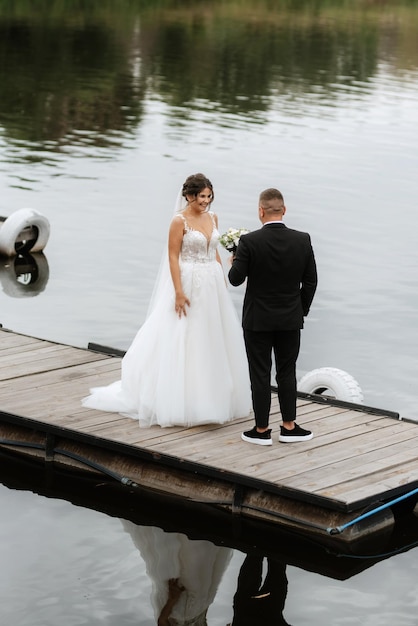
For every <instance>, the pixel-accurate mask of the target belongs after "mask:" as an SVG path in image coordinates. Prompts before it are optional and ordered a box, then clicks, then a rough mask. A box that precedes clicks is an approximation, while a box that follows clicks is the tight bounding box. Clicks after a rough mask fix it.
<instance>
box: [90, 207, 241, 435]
mask: <svg viewBox="0 0 418 626" xmlns="http://www.w3.org/2000/svg"><path fill="white" fill-rule="evenodd" d="M179 215H180V217H181V218H182V219H183V221H184V229H185V234H184V237H183V243H182V248H181V253H180V271H181V280H182V286H183V290H184V293H185V294H186V296H187V297H188V298H189V300H190V307H187V316H186V317H184V316H183V317H182V318H181V319H179V318H178V316H177V314H176V312H175V310H174V302H175V295H174V288H173V284H172V281H171V277H170V274H169V272H168V271H166V272H165V276H164V277H163V279H162V281H163V282H162V284H161V286H160V287H159V289H158V295H157V297H156V298H155V301H154V303H153V306H152V309H151V311H150V313H149V315H148V317H147V319H146V320H145V322H144V324H143V326H142V327H141V328H140V330H139V332H138V333H137V335H136V337H135V339H134V340H133V342H132V344H131V346H130V347H129V349H128V351H127V352H126V354H125V356H124V358H123V359H122V373H121V380H119V381H117V382H115V383H112V384H111V385H109V386H107V387H96V388H93V389H91V390H90V395H89V396H88V397H87V398H84V399H83V401H82V403H83V406H85V407H90V408H94V409H98V410H101V411H112V412H118V413H122V414H124V415H128V416H129V417H132V418H135V419H138V420H139V424H140V425H141V426H145V427H147V426H152V425H154V424H159V425H160V426H163V427H164V426H175V425H177V426H186V427H188V426H195V425H197V424H210V423H224V422H227V421H229V420H232V419H234V418H238V417H246V416H248V415H249V412H250V407H251V395H250V382H249V375H248V363H247V357H246V353H245V347H244V341H243V336H242V329H241V325H240V322H239V319H238V315H237V313H236V311H235V308H234V305H233V302H232V300H231V297H230V295H229V293H228V291H227V287H226V282H225V277H224V273H223V270H222V267H221V265H220V263H218V261H217V260H216V250H217V246H218V240H219V232H218V230H217V228H216V226H215V220H214V217H213V214H212V213H210V215H211V217H212V223H213V231H212V234H211V237H210V239H209V240H208V238H207V237H206V236H205V235H204V234H203V233H202V232H200V231H197V230H193V229H192V228H190V227H189V225H188V224H187V221H186V219H185V217H184V216H183V215H182V213H179ZM174 219H179V218H178V217H176V218H174Z"/></svg>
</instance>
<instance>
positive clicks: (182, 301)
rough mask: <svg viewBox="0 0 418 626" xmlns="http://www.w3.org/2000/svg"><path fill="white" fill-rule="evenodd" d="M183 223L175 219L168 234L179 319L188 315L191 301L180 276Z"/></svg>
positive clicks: (169, 259)
mask: <svg viewBox="0 0 418 626" xmlns="http://www.w3.org/2000/svg"><path fill="white" fill-rule="evenodd" d="M183 234H184V228H183V221H182V219H181V218H180V217H175V218H174V219H173V220H172V222H171V225H170V230H169V233H168V262H169V265H170V274H171V280H172V281H173V286H174V291H175V294H176V303H175V309H176V313H177V314H178V316H179V317H181V316H182V315H186V305H187V306H190V300H189V299H188V298H186V296H185V294H184V291H183V286H182V284H181V275H180V263H179V258H180V250H181V244H182V242H183Z"/></svg>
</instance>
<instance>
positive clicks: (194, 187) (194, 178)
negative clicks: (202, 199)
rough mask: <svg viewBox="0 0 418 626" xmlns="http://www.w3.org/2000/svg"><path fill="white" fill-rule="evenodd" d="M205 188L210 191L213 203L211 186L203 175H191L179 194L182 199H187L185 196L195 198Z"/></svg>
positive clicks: (213, 195)
mask: <svg viewBox="0 0 418 626" xmlns="http://www.w3.org/2000/svg"><path fill="white" fill-rule="evenodd" d="M206 188H208V189H210V190H211V192H212V202H213V200H214V197H215V194H214V193H213V186H212V183H211V182H210V180H209V178H206V176H205V175H204V174H191V176H188V177H187V178H186V180H185V182H184V184H183V189H182V192H181V193H182V196H183V198H187V196H193V197H195V198H196V197H197V195H198V194H199V193H200V192H201V191H203V189H206Z"/></svg>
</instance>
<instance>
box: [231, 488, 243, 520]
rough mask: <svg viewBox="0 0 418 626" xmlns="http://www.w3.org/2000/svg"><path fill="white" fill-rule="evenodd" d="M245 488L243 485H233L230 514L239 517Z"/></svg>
mask: <svg viewBox="0 0 418 626" xmlns="http://www.w3.org/2000/svg"><path fill="white" fill-rule="evenodd" d="M245 491H246V490H245V487H244V486H243V485H235V491H234V499H233V501H232V514H233V515H241V513H242V503H243V501H244V495H245Z"/></svg>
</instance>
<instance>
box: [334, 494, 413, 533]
mask: <svg viewBox="0 0 418 626" xmlns="http://www.w3.org/2000/svg"><path fill="white" fill-rule="evenodd" d="M416 493H418V488H417V489H413V490H412V491H409V492H408V493H405V494H404V495H403V496H399V497H398V498H395V499H394V500H391V501H390V502H386V504H382V505H381V506H378V507H377V508H376V509H372V510H371V511H368V512H367V513H363V515H359V517H356V518H355V519H352V520H351V522H347V523H346V524H342V525H341V526H336V527H335V528H327V533H328V534H329V535H337V534H340V533H342V532H343V531H344V530H345V529H346V528H348V527H349V526H353V524H357V522H360V521H361V520H363V519H366V517H370V516H371V515H374V514H375V513H379V511H383V510H384V509H387V508H388V507H390V506H392V505H393V504H397V503H398V502H401V501H402V500H406V498H410V497H411V496H413V495H415V494H416Z"/></svg>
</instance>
